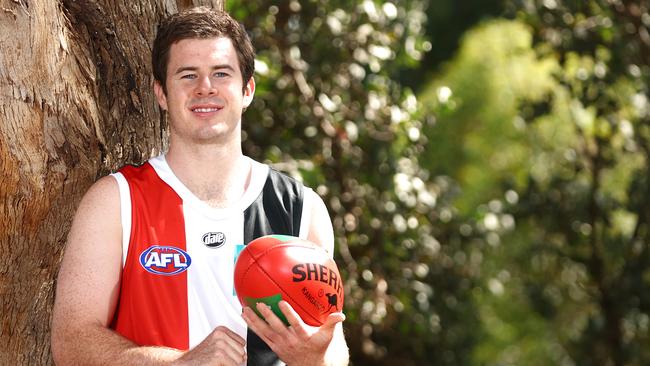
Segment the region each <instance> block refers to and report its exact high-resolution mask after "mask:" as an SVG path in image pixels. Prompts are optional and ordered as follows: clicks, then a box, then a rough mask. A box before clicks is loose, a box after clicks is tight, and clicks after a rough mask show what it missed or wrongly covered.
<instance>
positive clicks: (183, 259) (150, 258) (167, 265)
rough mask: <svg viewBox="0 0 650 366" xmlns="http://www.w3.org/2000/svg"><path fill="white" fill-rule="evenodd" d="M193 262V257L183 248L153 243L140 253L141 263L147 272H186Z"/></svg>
mask: <svg viewBox="0 0 650 366" xmlns="http://www.w3.org/2000/svg"><path fill="white" fill-rule="evenodd" d="M191 263H192V258H190V255H189V254H187V252H185V251H184V250H182V249H179V248H176V247H171V246H162V245H153V246H150V247H149V248H147V249H146V250H145V251H144V252H142V254H140V265H142V268H144V269H145V270H146V271H147V272H149V273H153V274H159V275H165V276H171V275H175V274H179V273H181V272H185V271H186V270H187V268H188V267H189V266H190V264H191Z"/></svg>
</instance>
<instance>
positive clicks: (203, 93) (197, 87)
mask: <svg viewBox="0 0 650 366" xmlns="http://www.w3.org/2000/svg"><path fill="white" fill-rule="evenodd" d="M166 83H167V93H164V92H163V91H162V87H161V86H160V85H159V84H158V83H156V84H155V85H154V91H155V93H156V97H157V99H158V103H159V104H160V106H161V107H162V108H163V109H165V110H167V111H168V112H169V123H170V127H171V133H172V138H173V137H174V135H175V137H177V138H180V139H183V140H186V141H188V142H189V141H194V142H198V143H207V142H211V141H227V140H230V139H232V138H239V135H240V133H241V123H240V122H241V114H242V111H243V109H244V108H246V107H248V106H249V105H250V103H251V101H252V100H253V93H254V91H255V83H254V81H253V79H252V78H251V80H250V81H249V82H248V83H247V84H246V88H245V89H244V91H243V93H242V86H243V79H242V74H241V70H240V68H239V62H238V59H237V53H236V51H235V48H234V47H233V45H232V42H231V40H230V39H229V38H225V37H217V38H207V39H184V40H181V41H178V42H176V43H174V44H173V45H172V46H171V48H170V50H169V61H168V63H167V80H166ZM224 139H225V140H224Z"/></svg>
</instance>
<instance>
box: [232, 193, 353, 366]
mask: <svg viewBox="0 0 650 366" xmlns="http://www.w3.org/2000/svg"><path fill="white" fill-rule="evenodd" d="M314 196H315V197H314V204H313V205H312V211H311V215H310V217H311V222H310V224H309V233H308V234H307V239H308V240H309V241H311V242H314V243H317V244H320V245H322V246H323V247H324V248H325V249H327V250H328V252H329V253H330V255H333V251H334V234H333V230H332V224H331V221H330V218H329V214H328V213H327V208H326V207H325V204H324V203H323V201H322V199H320V197H318V196H316V195H315V194H314ZM257 310H258V311H259V312H260V313H261V314H262V315H263V316H264V318H265V319H266V321H264V320H262V319H260V318H259V317H258V316H257V315H256V314H255V313H254V312H253V311H252V310H251V309H249V308H245V309H244V312H243V317H244V319H245V320H246V323H247V324H248V326H249V327H250V328H251V329H253V331H255V333H256V334H257V335H259V336H260V337H261V338H262V339H263V340H264V341H265V342H266V343H267V344H268V345H269V346H270V347H271V349H272V350H273V351H274V352H275V353H276V354H277V355H278V356H279V357H280V359H281V360H282V361H284V362H286V363H287V365H289V366H292V365H347V364H348V362H349V353H348V347H347V344H346V342H345V337H344V335H343V325H342V322H343V321H344V320H345V315H343V314H342V313H333V314H330V315H329V317H328V318H327V320H326V321H325V323H324V324H323V325H322V326H320V327H312V326H309V325H307V324H305V323H304V322H303V321H302V320H301V319H300V317H299V315H298V314H297V313H296V312H295V311H294V310H293V309H292V308H291V305H289V304H288V303H287V302H285V301H281V302H280V310H281V311H282V313H283V314H284V315H285V317H286V318H287V320H288V321H289V323H290V324H291V327H286V326H285V325H284V323H282V321H281V320H280V319H279V318H278V317H277V316H276V315H275V314H274V313H273V312H272V311H271V310H270V309H269V308H268V307H267V306H266V305H264V304H261V303H260V304H258V305H257Z"/></svg>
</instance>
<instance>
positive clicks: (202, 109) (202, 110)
mask: <svg viewBox="0 0 650 366" xmlns="http://www.w3.org/2000/svg"><path fill="white" fill-rule="evenodd" d="M222 108H223V107H217V106H195V107H191V108H190V110H191V111H192V112H194V113H214V112H218V111H220V110H221V109H222Z"/></svg>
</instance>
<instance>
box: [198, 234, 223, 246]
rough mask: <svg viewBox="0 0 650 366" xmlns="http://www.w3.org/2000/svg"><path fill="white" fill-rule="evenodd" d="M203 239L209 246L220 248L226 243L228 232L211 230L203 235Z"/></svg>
mask: <svg viewBox="0 0 650 366" xmlns="http://www.w3.org/2000/svg"><path fill="white" fill-rule="evenodd" d="M201 241H202V242H203V244H205V246H207V247H208V248H219V247H220V246H222V245H224V244H225V243H226V234H224V233H222V232H216V233H215V232H211V233H207V234H204V235H203V238H201Z"/></svg>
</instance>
